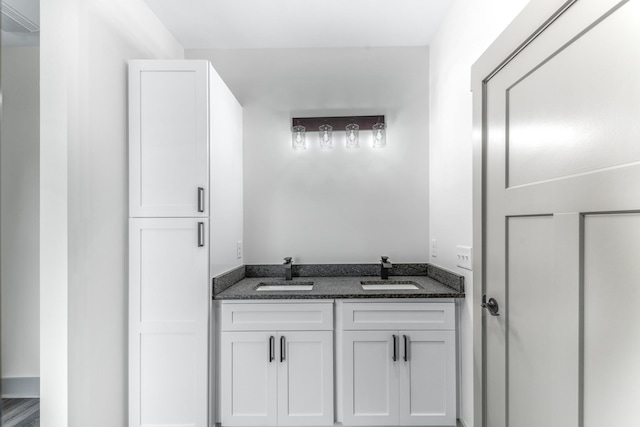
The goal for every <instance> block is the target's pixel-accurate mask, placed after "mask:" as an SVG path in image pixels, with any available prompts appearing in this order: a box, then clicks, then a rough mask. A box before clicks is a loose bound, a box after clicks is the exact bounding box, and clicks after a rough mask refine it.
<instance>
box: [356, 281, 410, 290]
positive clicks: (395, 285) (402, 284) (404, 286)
mask: <svg viewBox="0 0 640 427" xmlns="http://www.w3.org/2000/svg"><path fill="white" fill-rule="evenodd" d="M360 285H361V286H362V289H364V290H365V291H409V290H415V289H420V286H419V285H418V284H417V283H416V282H412V281H410V280H368V281H363V282H360Z"/></svg>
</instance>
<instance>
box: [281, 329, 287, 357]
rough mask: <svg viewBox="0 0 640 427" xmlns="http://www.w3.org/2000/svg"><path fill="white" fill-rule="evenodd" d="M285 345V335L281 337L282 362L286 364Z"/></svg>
mask: <svg viewBox="0 0 640 427" xmlns="http://www.w3.org/2000/svg"><path fill="white" fill-rule="evenodd" d="M285 347H286V346H285V343H284V335H282V336H281V337H280V362H284V359H285V356H284V351H285V350H284V349H285Z"/></svg>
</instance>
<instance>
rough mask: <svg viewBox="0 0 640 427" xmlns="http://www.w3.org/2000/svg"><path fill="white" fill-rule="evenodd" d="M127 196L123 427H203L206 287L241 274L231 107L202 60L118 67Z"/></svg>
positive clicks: (238, 111) (238, 115) (238, 127)
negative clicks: (123, 97) (125, 123)
mask: <svg viewBox="0 0 640 427" xmlns="http://www.w3.org/2000/svg"><path fill="white" fill-rule="evenodd" d="M129 195H130V199H129V427H141V426H144V427H154V426H165V427H166V426H181V427H209V426H210V424H211V423H210V420H209V410H210V402H211V400H212V397H211V396H210V386H211V384H210V381H209V378H210V369H209V367H210V350H209V349H210V320H211V318H210V314H211V311H210V310H211V298H212V295H211V285H210V283H211V282H210V280H211V277H212V276H214V275H217V274H220V273H221V272H223V271H227V270H230V269H232V268H234V267H237V266H239V265H241V264H242V259H239V258H238V257H237V255H236V254H237V242H238V241H242V220H241V218H242V107H241V106H240V104H239V103H238V101H237V100H236V99H235V98H234V96H233V94H232V93H231V92H230V91H229V89H228V88H227V87H226V86H225V84H224V82H223V81H222V79H221V78H220V76H219V75H218V74H217V73H216V72H215V70H214V69H213V68H212V67H211V64H209V62H208V61H205V60H132V61H130V62H129ZM210 203H211V206H213V207H214V209H210Z"/></svg>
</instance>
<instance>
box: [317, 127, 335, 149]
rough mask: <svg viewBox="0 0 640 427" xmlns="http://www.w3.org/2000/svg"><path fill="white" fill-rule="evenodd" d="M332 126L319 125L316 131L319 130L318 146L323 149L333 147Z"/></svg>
mask: <svg viewBox="0 0 640 427" xmlns="http://www.w3.org/2000/svg"><path fill="white" fill-rule="evenodd" d="M332 130H333V126H331V125H328V124H326V123H325V124H323V125H320V127H319V128H318V132H320V134H319V135H320V148H322V149H323V150H331V149H332V148H333V140H332V138H331V131H332Z"/></svg>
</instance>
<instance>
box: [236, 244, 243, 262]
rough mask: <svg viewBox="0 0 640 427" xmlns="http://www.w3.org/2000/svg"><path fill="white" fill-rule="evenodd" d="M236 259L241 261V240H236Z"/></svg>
mask: <svg viewBox="0 0 640 427" xmlns="http://www.w3.org/2000/svg"><path fill="white" fill-rule="evenodd" d="M236 251H237V257H238V259H242V240H238V245H237V246H236Z"/></svg>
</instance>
